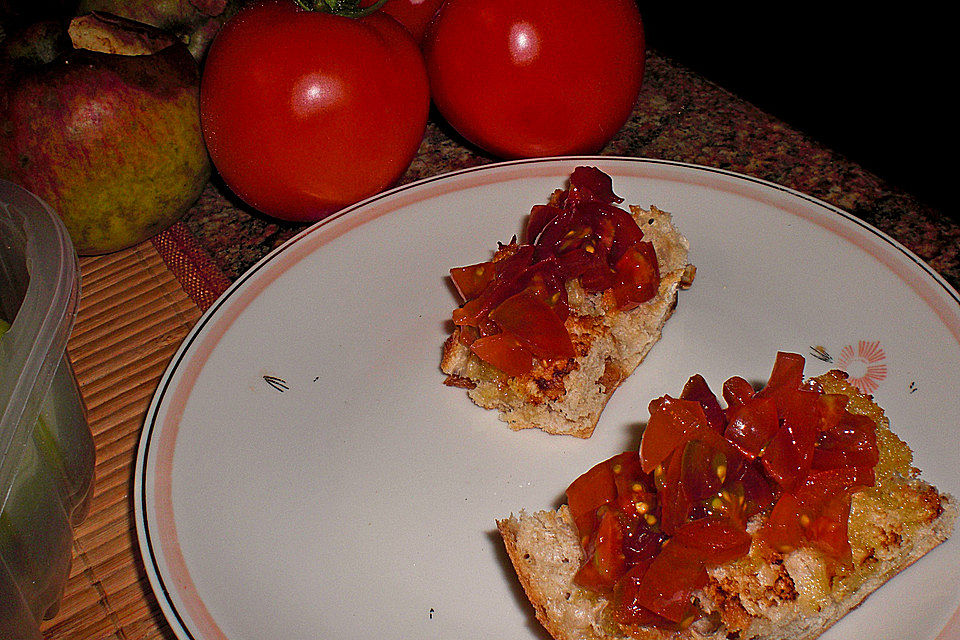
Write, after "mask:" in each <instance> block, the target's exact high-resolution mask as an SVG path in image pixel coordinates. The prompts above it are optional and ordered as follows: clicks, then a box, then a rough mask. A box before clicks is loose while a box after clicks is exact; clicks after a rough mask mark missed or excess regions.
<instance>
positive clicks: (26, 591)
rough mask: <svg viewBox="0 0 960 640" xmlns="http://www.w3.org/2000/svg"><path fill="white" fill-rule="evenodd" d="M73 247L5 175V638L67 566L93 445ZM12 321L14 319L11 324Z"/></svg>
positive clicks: (53, 599)
mask: <svg viewBox="0 0 960 640" xmlns="http://www.w3.org/2000/svg"><path fill="white" fill-rule="evenodd" d="M79 294H80V285H79V276H78V270H77V255H76V252H75V251H74V249H73V245H72V243H71V241H70V237H69V236H68V235H67V232H66V230H65V229H64V227H63V224H62V223H61V222H60V218H59V217H58V216H57V215H56V213H54V212H53V211H52V210H51V209H50V208H49V207H48V206H47V205H46V204H44V203H43V202H42V201H41V200H40V199H38V198H37V197H35V196H34V195H33V194H31V193H29V192H28V191H25V190H24V189H22V188H20V187H17V186H16V185H14V184H12V183H10V182H6V181H4V180H0V319H2V321H3V322H0V333H3V330H4V329H6V331H5V333H3V335H2V337H0V638H3V639H4V640H8V639H9V640H20V639H30V640H33V639H39V638H40V637H41V635H40V622H41V621H42V620H43V619H44V618H46V617H50V616H52V615H54V614H55V613H56V611H57V608H58V607H59V604H60V599H61V596H62V594H63V587H64V584H65V583H66V579H67V576H68V575H69V573H70V559H71V547H72V543H73V529H72V525H75V524H77V523H78V522H79V521H80V520H82V519H83V517H84V516H85V515H86V509H87V502H88V499H89V496H90V494H91V486H92V483H93V465H94V445H93V438H92V437H91V434H90V428H89V426H88V424H87V419H86V410H85V407H84V405H83V400H82V398H81V396H80V391H79V389H78V387H77V382H76V379H75V377H74V375H73V369H72V367H71V365H70V361H69V359H68V358H67V357H66V351H65V350H66V344H67V338H68V337H69V335H70V330H71V328H72V327H73V321H74V318H75V317H76V313H77V305H78V301H79ZM8 323H9V328H8Z"/></svg>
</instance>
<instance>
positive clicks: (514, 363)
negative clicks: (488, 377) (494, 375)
mask: <svg viewBox="0 0 960 640" xmlns="http://www.w3.org/2000/svg"><path fill="white" fill-rule="evenodd" d="M470 350H471V351H473V352H474V353H475V354H477V357H478V358H480V359H481V360H484V361H486V362H489V363H490V364H492V365H493V366H495V367H496V368H497V369H500V370H501V371H503V372H504V373H505V374H507V375H508V376H522V375H523V374H525V373H527V372H529V371H530V369H532V368H533V354H531V353H530V352H529V351H528V350H527V349H526V348H524V346H523V345H522V344H520V341H519V340H518V339H517V338H516V337H514V336H512V335H510V334H509V333H497V334H494V335H492V336H484V337H482V338H477V339H476V340H474V341H473V342H472V343H471V344H470Z"/></svg>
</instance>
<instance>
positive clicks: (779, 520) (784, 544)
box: [760, 493, 802, 553]
mask: <svg viewBox="0 0 960 640" xmlns="http://www.w3.org/2000/svg"><path fill="white" fill-rule="evenodd" d="M800 515H801V513H800V504H799V503H798V502H797V499H796V498H795V497H794V495H793V494H792V493H784V494H783V495H782V496H780V499H779V500H777V504H775V505H774V507H773V511H771V512H770V515H769V516H768V517H767V520H766V522H764V524H763V527H761V529H760V537H761V538H762V539H763V540H764V541H765V542H766V543H767V544H769V545H770V547H771V548H773V549H774V550H775V551H779V552H781V553H787V552H788V551H793V550H794V549H796V548H797V547H799V546H800V543H801V541H802V538H801V527H800Z"/></svg>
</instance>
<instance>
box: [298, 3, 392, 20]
mask: <svg viewBox="0 0 960 640" xmlns="http://www.w3.org/2000/svg"><path fill="white" fill-rule="evenodd" d="M293 1H294V2H295V3H296V4H297V6H299V7H302V8H304V9H306V10H307V11H322V12H324V13H332V14H334V15H338V16H344V17H345V18H362V17H364V16H368V15H370V14H371V13H373V12H375V11H377V10H379V9H380V7H382V6H383V5H385V4H386V3H387V0H377V2H375V3H374V4H372V5H370V6H369V7H361V6H360V0H293Z"/></svg>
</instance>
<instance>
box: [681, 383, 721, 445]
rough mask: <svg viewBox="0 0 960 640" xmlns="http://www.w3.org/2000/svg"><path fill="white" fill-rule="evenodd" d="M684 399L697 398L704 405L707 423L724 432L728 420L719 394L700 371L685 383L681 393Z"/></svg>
mask: <svg viewBox="0 0 960 640" xmlns="http://www.w3.org/2000/svg"><path fill="white" fill-rule="evenodd" d="M680 398H681V399H682V400H695V401H697V402H699V403H700V405H701V406H702V407H703V413H704V415H705V416H706V417H707V423H708V424H709V425H710V426H711V427H712V428H713V429H714V430H715V431H716V432H717V433H723V428H724V425H725V424H726V422H727V419H726V416H724V412H723V408H722V407H721V406H720V401H719V400H717V396H716V395H715V394H714V393H713V391H711V390H710V385H708V384H707V381H706V380H705V379H704V378H703V376H702V375H700V374H699V373H698V374H696V375H694V376H692V377H691V378H690V379H689V380H687V383H686V384H685V385H683V391H682V392H681V393H680Z"/></svg>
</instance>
